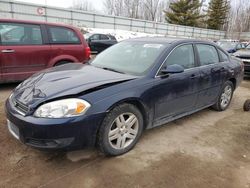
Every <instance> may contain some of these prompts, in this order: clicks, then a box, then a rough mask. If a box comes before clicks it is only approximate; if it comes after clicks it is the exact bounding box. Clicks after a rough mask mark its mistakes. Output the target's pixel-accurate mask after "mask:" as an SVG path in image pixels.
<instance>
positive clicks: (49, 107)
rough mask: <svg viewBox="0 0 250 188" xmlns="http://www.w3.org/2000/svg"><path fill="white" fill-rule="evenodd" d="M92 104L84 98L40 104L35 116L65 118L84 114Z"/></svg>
mask: <svg viewBox="0 0 250 188" xmlns="http://www.w3.org/2000/svg"><path fill="white" fill-rule="evenodd" d="M90 106H91V105H90V104H89V103H88V102H87V101H85V100H82V99H74V98H72V99H63V100H58V101H54V102H49V103H47V104H44V105H42V106H40V107H39V108H38V109H37V110H36V111H35V113H34V116H35V117H43V118H65V117H74V116H80V115H83V114H84V113H85V112H86V111H87V110H88V109H89V107H90Z"/></svg>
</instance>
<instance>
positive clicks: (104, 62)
mask: <svg viewBox="0 0 250 188" xmlns="http://www.w3.org/2000/svg"><path fill="white" fill-rule="evenodd" d="M168 45H169V44H161V43H145V42H138V41H137V42H135V41H127V42H121V43H118V44H116V45H114V46H112V47H110V48H108V49H107V50H105V51H104V52H102V53H101V54H99V55H98V56H96V58H95V59H94V60H93V61H92V62H91V65H93V66H96V67H100V68H104V69H109V70H113V71H117V72H122V73H126V74H131V75H136V76H141V75H145V74H146V73H147V71H148V70H149V69H150V68H151V67H152V66H153V65H154V63H155V60H156V59H157V57H159V55H160V54H161V52H162V51H163V50H164V49H165V48H166V47H167V46H168Z"/></svg>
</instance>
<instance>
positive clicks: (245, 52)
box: [233, 45, 250, 77]
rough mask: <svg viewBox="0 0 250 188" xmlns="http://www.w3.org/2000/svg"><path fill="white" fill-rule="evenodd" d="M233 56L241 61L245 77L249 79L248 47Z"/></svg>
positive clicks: (249, 50) (249, 59) (249, 55)
mask: <svg viewBox="0 0 250 188" xmlns="http://www.w3.org/2000/svg"><path fill="white" fill-rule="evenodd" d="M233 55H234V56H235V57H237V58H239V59H241V60H242V61H243V63H244V66H245V68H244V69H245V77H250V45H248V46H247V47H246V48H245V49H242V50H239V51H237V52H235V53H234V54H233Z"/></svg>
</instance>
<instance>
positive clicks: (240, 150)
mask: <svg viewBox="0 0 250 188" xmlns="http://www.w3.org/2000/svg"><path fill="white" fill-rule="evenodd" d="M15 86H16V85H15V84H9V85H0V149H1V150H0V161H1V163H0V187H25V188H27V187H53V188H54V187H60V188H64V187H67V188H70V187H84V188H85V187H87V188H88V187H120V188H123V187H135V188H140V187H150V188H151V187H157V188H160V187H164V188H165V187H170V188H173V187H174V188H179V187H180V188H185V187H191V188H193V187H197V188H202V187H222V188H231V187H234V188H241V187H242V188H250V112H243V110H242V106H243V103H244V101H245V100H246V99H247V98H249V99H250V80H245V81H244V82H243V83H242V85H241V87H239V88H238V89H237V91H236V92H235V95H234V98H233V101H232V104H231V106H230V108H229V109H228V110H227V111H225V112H215V111H213V110H211V109H206V110H203V111H201V112H198V113H196V114H193V115H191V116H188V117H185V118H182V119H179V120H177V121H174V122H172V123H168V124H166V125H164V126H161V127H158V128H154V129H152V130H148V131H145V132H144V134H143V136H142V138H141V140H140V141H139V143H138V144H137V146H136V147H135V148H134V149H133V150H132V151H131V152H129V153H127V154H125V155H123V156H119V157H114V158H108V157H105V156H103V155H102V154H100V153H98V152H97V151H96V150H82V151H75V152H70V153H46V152H41V151H37V150H34V149H31V148H29V147H27V146H25V145H23V144H21V143H19V142H18V141H17V140H15V139H14V138H13V137H12V136H11V135H10V134H9V133H8V131H7V127H6V118H5V113H4V100H5V99H6V98H7V97H8V95H9V94H10V92H11V90H12V89H13V88H14V87H15Z"/></svg>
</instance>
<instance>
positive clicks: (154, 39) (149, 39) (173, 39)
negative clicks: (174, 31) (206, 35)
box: [128, 37, 214, 44]
mask: <svg viewBox="0 0 250 188" xmlns="http://www.w3.org/2000/svg"><path fill="white" fill-rule="evenodd" d="M128 40H129V41H141V42H159V43H168V44H171V43H174V42H202V43H203V42H205V43H210V44H211V43H212V42H210V41H208V40H198V39H187V38H176V37H140V38H133V39H128ZM213 44H214V43H213Z"/></svg>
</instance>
